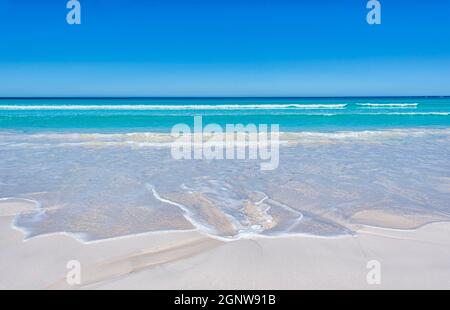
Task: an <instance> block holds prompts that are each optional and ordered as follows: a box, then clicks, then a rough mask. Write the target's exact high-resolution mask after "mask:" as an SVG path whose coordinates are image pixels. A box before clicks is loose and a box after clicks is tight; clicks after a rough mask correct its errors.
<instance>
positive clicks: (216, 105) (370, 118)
mask: <svg viewBox="0 0 450 310" xmlns="http://www.w3.org/2000/svg"><path fill="white" fill-rule="evenodd" d="M194 115H202V116H203V117H204V122H206V123H218V124H220V125H224V124H236V123H242V124H248V123H255V124H260V123H264V124H279V125H280V129H281V130H282V131H304V130H308V131H311V130H312V131H316V130H317V131H335V130H373V129H387V128H411V127H438V128H439V127H441V128H445V127H449V126H450V98H449V97H432V98H411V97H407V98H399V97H396V98H253V99H252V98H217V99H207V98H203V99H193V98H190V99H158V98H147V99H1V100H0V130H5V131H23V132H46V131H51V132H52V131H69V132H70V131H73V132H141V131H149V132H169V131H170V129H171V128H172V126H173V125H175V124H178V123H186V124H191V125H192V123H193V116H194Z"/></svg>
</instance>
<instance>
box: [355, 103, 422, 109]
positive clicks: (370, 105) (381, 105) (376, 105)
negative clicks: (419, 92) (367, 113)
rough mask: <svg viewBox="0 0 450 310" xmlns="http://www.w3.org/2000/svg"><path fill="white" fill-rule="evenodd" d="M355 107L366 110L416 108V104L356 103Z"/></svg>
mask: <svg viewBox="0 0 450 310" xmlns="http://www.w3.org/2000/svg"><path fill="white" fill-rule="evenodd" d="M356 105H357V106H360V107H366V108H417V106H418V105H419V104H418V103H357V104H356Z"/></svg>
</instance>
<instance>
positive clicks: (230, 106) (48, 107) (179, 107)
mask: <svg viewBox="0 0 450 310" xmlns="http://www.w3.org/2000/svg"><path fill="white" fill-rule="evenodd" d="M346 106H347V104H222V105H0V110H20V111H21V110H54V111H56V110H148V111H151V110H248V109H256V110H277V109H344V108H345V107H346Z"/></svg>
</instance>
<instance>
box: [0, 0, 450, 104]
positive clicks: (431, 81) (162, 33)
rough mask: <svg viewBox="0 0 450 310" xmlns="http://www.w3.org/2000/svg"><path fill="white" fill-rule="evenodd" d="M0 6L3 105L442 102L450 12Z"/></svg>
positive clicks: (131, 0)
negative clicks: (374, 21)
mask: <svg viewBox="0 0 450 310" xmlns="http://www.w3.org/2000/svg"><path fill="white" fill-rule="evenodd" d="M66 2H67V1H66V0H58V1H55V0H40V1H36V0H35V1H32V0H21V1H17V0H0V96H367V95H371V96H393V95H450V1H448V0H427V1H411V0H395V1H394V0H380V2H381V5H382V24H381V25H375V26H374V25H368V24H367V22H366V14H367V12H368V10H367V9H366V3H367V1H366V0H340V1H331V0H319V1H318V0H315V1H313V0H310V1H300V0H295V1H294V0H258V1H257V0H127V1H125V0H80V3H81V5H82V24H81V25H68V24H67V23H66V14H67V12H68V10H67V9H66Z"/></svg>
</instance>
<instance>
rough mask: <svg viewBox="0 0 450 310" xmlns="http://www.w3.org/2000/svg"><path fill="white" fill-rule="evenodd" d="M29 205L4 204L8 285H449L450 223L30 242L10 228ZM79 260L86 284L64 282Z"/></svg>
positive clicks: (2, 278)
mask: <svg viewBox="0 0 450 310" xmlns="http://www.w3.org/2000/svg"><path fill="white" fill-rule="evenodd" d="M26 204H27V203H26V202H23V201H22V202H15V203H14V204H13V203H11V202H8V206H6V203H3V205H2V208H1V209H2V210H3V213H2V214H0V235H1V236H2V238H1V239H0V248H1V249H2V251H0V288H2V289H14V288H16V289H439V288H440V289H449V288H450V260H449V259H448V258H449V257H450V223H433V224H428V225H426V226H424V227H421V228H419V229H417V230H410V231H400V230H390V229H381V228H371V227H361V228H358V231H357V235H355V236H345V237H339V238H318V237H311V236H303V237H301V236H286V237H278V238H264V237H257V238H253V239H241V240H237V241H229V242H224V241H220V240H217V239H213V238H211V237H208V236H206V235H204V234H202V233H199V232H195V231H190V232H160V233H149V234H142V235H135V236H128V237H122V238H116V239H109V240H103V241H97V242H91V243H82V242H80V241H78V240H76V239H74V238H73V237H72V236H69V235H67V234H61V233H56V234H51V235H46V236H45V235H44V236H39V237H35V238H32V239H29V240H26V241H24V240H23V237H24V236H23V234H22V233H21V232H20V231H18V230H16V229H13V228H12V227H11V222H12V220H13V214H11V213H14V212H19V211H20V212H23V210H24V209H26V207H27V205H26ZM5 210H8V212H6V211H5ZM14 210H15V211H14ZM71 260H78V261H79V262H80V263H81V285H75V286H70V285H68V284H67V282H66V280H65V278H66V275H67V273H68V271H69V269H67V268H66V265H67V263H68V262H69V261H71ZM371 260H377V261H379V262H380V264H381V284H380V285H369V284H368V283H367V281H366V277H367V274H368V272H369V271H370V270H369V269H368V268H367V263H368V262H369V261H371Z"/></svg>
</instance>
